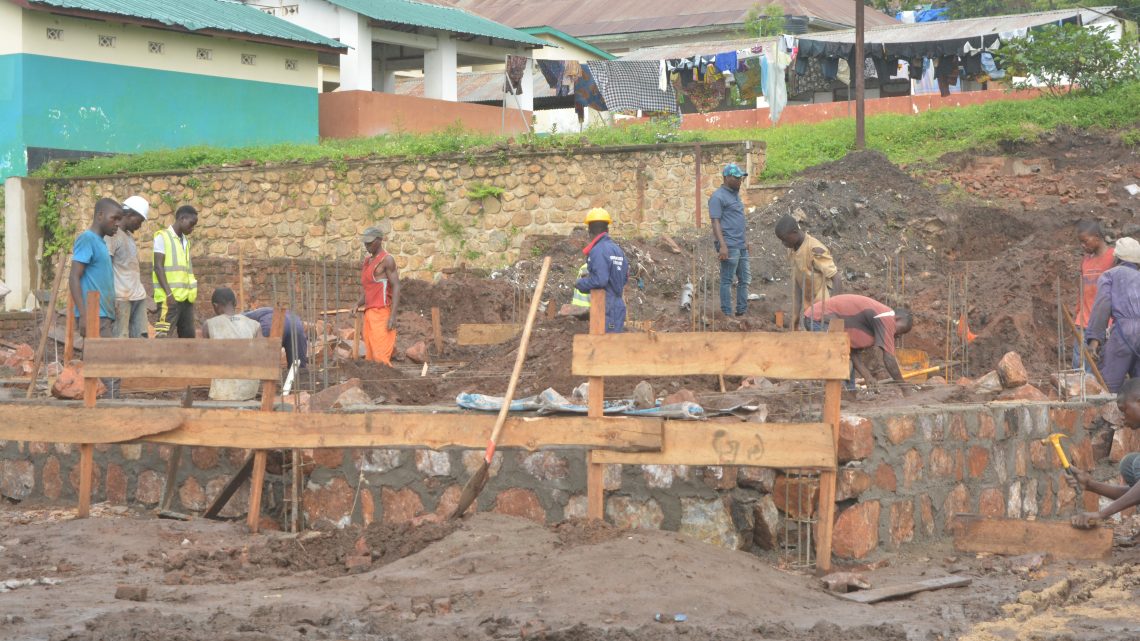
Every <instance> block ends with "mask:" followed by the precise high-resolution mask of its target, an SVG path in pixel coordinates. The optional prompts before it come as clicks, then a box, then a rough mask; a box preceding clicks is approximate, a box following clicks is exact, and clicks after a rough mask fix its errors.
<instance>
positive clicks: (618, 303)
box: [574, 207, 629, 334]
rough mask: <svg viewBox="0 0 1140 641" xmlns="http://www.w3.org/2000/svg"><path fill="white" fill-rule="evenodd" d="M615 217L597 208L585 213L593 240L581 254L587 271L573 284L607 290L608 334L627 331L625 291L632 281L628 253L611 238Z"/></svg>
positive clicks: (580, 288)
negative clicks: (623, 296) (623, 291)
mask: <svg viewBox="0 0 1140 641" xmlns="http://www.w3.org/2000/svg"><path fill="white" fill-rule="evenodd" d="M611 222H612V219H611V218H610V214H609V212H608V211H606V210H604V209H602V208H601V207H595V208H593V209H591V210H590V211H589V213H587V214H586V227H587V228H588V229H589V232H590V236H591V237H592V238H593V240H591V241H590V244H588V245H586V248H585V249H583V250H582V253H583V254H585V255H586V267H587V272H588V273H587V274H586V276H585V277H583V278H579V279H578V282H577V283H575V285H574V287H575V288H576V289H577V290H578V291H580V292H582V293H583V294H588V293H589V292H590V290H594V289H604V290H606V333H607V334H618V333H621V332H624V331H625V301H624V300H622V297H621V295H622V290H624V289H625V283H626V281H627V280H629V265H628V264H627V263H626V260H625V253H624V252H622V250H621V248H620V247H618V246H617V243H615V242H614V241H613V239H611V238H610V234H609V231H610V223H611Z"/></svg>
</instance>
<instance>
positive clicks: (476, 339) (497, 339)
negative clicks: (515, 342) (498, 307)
mask: <svg viewBox="0 0 1140 641" xmlns="http://www.w3.org/2000/svg"><path fill="white" fill-rule="evenodd" d="M520 331H522V326H520V325H518V324H517V323H464V324H462V325H460V326H459V331H458V333H457V335H456V342H458V343H459V344H460V345H497V344H499V343H505V342H507V341H509V340H511V339H512V338H514V337H515V336H518V334H519V332H520Z"/></svg>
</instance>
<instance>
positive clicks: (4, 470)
mask: <svg viewBox="0 0 1140 641" xmlns="http://www.w3.org/2000/svg"><path fill="white" fill-rule="evenodd" d="M76 467H78V466H76ZM35 487H36V466H35V465H34V464H33V463H32V462H31V461H0V496H5V497H7V498H10V499H13V500H16V501H22V500H24V499H26V498H28V497H29V496H30V495H31V494H32V490H33V489H34V488H35Z"/></svg>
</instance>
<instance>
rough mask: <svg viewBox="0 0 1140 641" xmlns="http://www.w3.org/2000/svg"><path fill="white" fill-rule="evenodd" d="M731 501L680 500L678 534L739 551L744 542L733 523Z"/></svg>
mask: <svg viewBox="0 0 1140 641" xmlns="http://www.w3.org/2000/svg"><path fill="white" fill-rule="evenodd" d="M731 500H732V499H731V498H729V497H723V498H717V499H711V500H705V499H691V498H682V499H681V527H680V530H679V531H680V533H681V534H684V535H685V536H690V537H692V538H694V539H697V540H698V541H703V542H705V543H710V544H712V545H716V546H719V547H723V548H728V549H730V550H736V549H740V548H741V547H742V545H743V544H744V543H745V541H744V539H743V537H741V536H740V533H739V532H737V530H736V525H735V524H734V523H733V520H732V512H731V509H730V506H729V505H728V503H729V502H730V501H731Z"/></svg>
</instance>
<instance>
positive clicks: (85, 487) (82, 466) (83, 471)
mask: <svg viewBox="0 0 1140 641" xmlns="http://www.w3.org/2000/svg"><path fill="white" fill-rule="evenodd" d="M86 314H87V328H86V332H85V333H86V336H84V337H83V341H84V342H83V344H84V345H86V344H87V342H88V341H92V340H96V341H97V340H99V292H89V293H88V294H87V312H86ZM98 394H99V379H98V378H93V377H92V378H88V377H84V379H83V407H95V397H96V396H98ZM94 476H95V446H94V445H93V444H91V443H81V444H80V445H79V510H78V513H77V516H78V517H79V518H81V519H85V518H87V517H88V516H89V515H90V514H91V487H92V485H93V483H92V481H93V480H94Z"/></svg>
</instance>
